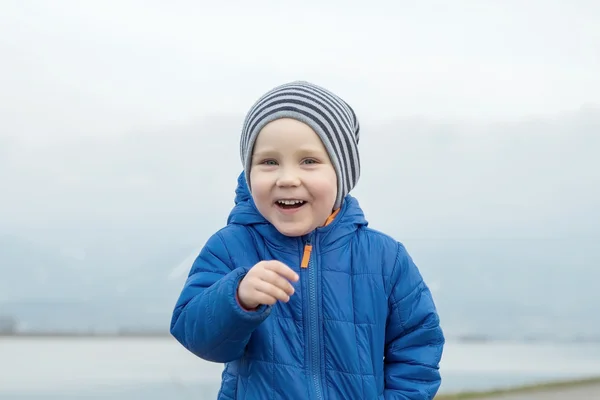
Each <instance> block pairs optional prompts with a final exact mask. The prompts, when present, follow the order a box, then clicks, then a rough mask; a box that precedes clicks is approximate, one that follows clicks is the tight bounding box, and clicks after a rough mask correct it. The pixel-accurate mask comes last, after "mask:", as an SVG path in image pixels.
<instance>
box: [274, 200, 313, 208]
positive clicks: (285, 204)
mask: <svg viewBox="0 0 600 400" xmlns="http://www.w3.org/2000/svg"><path fill="white" fill-rule="evenodd" d="M304 204H306V202H305V201H304V200H277V201H276V202H275V205H277V207H279V208H283V209H285V210H290V209H293V208H300V207H302V206H303V205H304Z"/></svg>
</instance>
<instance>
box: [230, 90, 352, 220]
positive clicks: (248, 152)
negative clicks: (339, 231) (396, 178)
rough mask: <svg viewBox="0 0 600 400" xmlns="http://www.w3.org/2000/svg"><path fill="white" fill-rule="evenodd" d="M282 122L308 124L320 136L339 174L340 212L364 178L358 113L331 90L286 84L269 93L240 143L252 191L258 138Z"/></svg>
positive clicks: (247, 124)
mask: <svg viewBox="0 0 600 400" xmlns="http://www.w3.org/2000/svg"><path fill="white" fill-rule="evenodd" d="M279 118H294V119H296V120H299V121H301V122H304V123H305V124H307V125H308V126H310V127H311V128H312V129H313V130H314V131H315V132H316V133H317V135H319V137H320V138H321V141H322V142H323V144H324V146H325V148H326V149H327V152H328V153H329V157H330V159H331V162H332V164H333V166H334V168H335V172H336V174H337V181H338V193H337V199H336V202H335V208H336V209H337V208H339V207H340V206H341V204H342V201H343V199H344V197H345V196H346V195H347V194H348V193H349V192H350V191H351V190H352V189H353V188H354V186H356V183H357V182H358V178H359V176H360V157H359V154H358V141H359V138H360V125H359V122H358V119H357V118H356V114H355V113H354V110H352V108H351V107H350V106H349V105H348V104H347V103H346V102H345V101H344V100H342V99H341V98H339V97H338V96H337V95H335V94H334V93H332V92H330V91H329V90H327V89H325V88H322V87H320V86H317V85H315V84H312V83H309V82H305V81H295V82H290V83H286V84H284V85H281V86H277V87H276V88H274V89H271V90H270V91H269V92H267V93H265V94H264V95H263V96H261V97H260V98H259V99H258V100H257V101H256V103H254V105H253V106H252V108H251V109H250V111H249V112H248V114H247V115H246V119H245V120H244V125H243V128H242V136H241V139H240V156H241V159H242V164H243V165H244V171H245V172H246V181H247V183H248V187H250V166H251V164H252V151H253V148H254V143H255V141H256V137H257V136H258V133H259V132H260V130H261V129H262V128H263V127H264V126H265V125H266V124H268V123H269V122H271V121H274V120H276V119H279Z"/></svg>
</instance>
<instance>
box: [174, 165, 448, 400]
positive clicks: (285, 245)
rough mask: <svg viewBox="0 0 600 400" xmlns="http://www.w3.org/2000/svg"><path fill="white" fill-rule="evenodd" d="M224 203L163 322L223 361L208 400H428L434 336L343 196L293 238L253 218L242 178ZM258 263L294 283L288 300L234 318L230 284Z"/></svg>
mask: <svg viewBox="0 0 600 400" xmlns="http://www.w3.org/2000/svg"><path fill="white" fill-rule="evenodd" d="M235 203H236V204H235V207H234V208H233V210H232V211H231V214H230V215H229V218H228V221H227V222H228V223H227V225H226V226H225V227H224V228H223V229H221V230H220V231H218V232H217V233H215V234H214V235H213V236H212V237H210V238H209V239H208V241H207V243H206V245H205V246H204V248H203V249H202V250H201V252H200V254H199V256H198V257H197V259H196V261H195V262H194V264H193V266H192V268H191V271H190V274H189V277H188V279H187V281H186V282H185V286H184V288H183V290H182V293H181V295H180V297H179V299H178V301H177V304H176V306H175V310H174V312H173V317H172V321H171V333H172V335H173V336H174V337H175V338H176V339H177V340H178V341H179V342H180V343H181V344H182V345H183V346H184V347H185V348H187V349H188V350H189V351H191V352H192V353H194V354H196V355H197V356H198V357H200V358H202V359H204V360H208V361H212V362H218V363H225V364H226V365H225V369H224V371H223V373H222V384H221V389H220V391H219V394H218V399H229V400H231V399H239V400H254V399H260V400H265V399H270V400H274V399H324V400H325V399H327V400H337V399H340V400H342V399H343V400H345V399H390V400H391V399H412V400H419V399H433V397H434V396H435V394H436V392H437V390H438V388H439V386H440V383H441V378H440V373H439V362H440V359H441V356H442V349H443V345H444V336H443V333H442V330H441V328H440V324H439V318H438V314H437V312H436V308H435V305H434V302H433V299H432V297H431V293H430V291H429V289H428V287H427V286H426V284H425V283H424V282H423V279H422V277H421V275H420V273H419V271H418V269H417V267H416V266H415V264H414V263H413V261H412V260H411V258H410V256H409V255H408V254H407V252H406V250H405V248H404V247H403V246H402V244H400V243H398V242H397V241H395V240H394V239H392V238H390V237H389V236H386V235H385V234H382V233H380V232H377V231H375V230H373V229H370V228H367V221H366V220H365V217H364V215H363V212H362V210H361V208H360V207H359V204H358V202H357V200H356V199H355V198H353V197H352V196H347V197H346V198H345V200H344V203H343V206H342V208H341V210H340V211H339V213H338V214H337V216H336V217H335V219H334V220H333V222H331V223H330V224H328V225H326V226H324V227H321V228H317V229H316V230H315V231H314V232H312V233H310V234H309V235H306V236H304V237H301V238H292V237H286V236H284V235H282V234H280V233H279V232H278V231H277V230H276V229H275V227H274V226H273V225H271V224H269V223H268V222H267V221H266V220H265V218H264V217H263V216H262V215H261V214H260V213H259V212H258V210H257V209H256V207H255V205H254V203H253V201H252V198H251V196H250V193H249V191H248V188H247V186H246V183H245V179H244V175H243V173H242V175H240V177H239V179H238V187H237V189H236V199H235ZM306 244H311V245H312V252H311V253H310V262H309V263H308V267H307V268H301V265H300V264H301V259H302V257H303V254H304V248H305V245H306ZM270 259H275V260H279V261H281V262H283V263H285V264H286V265H288V266H290V267H291V268H292V269H293V270H294V271H296V272H297V273H298V274H299V275H300V280H299V281H298V282H296V283H294V284H295V289H296V290H295V293H294V295H292V297H291V299H290V301H289V302H288V303H281V302H278V303H276V304H275V305H273V306H261V307H260V308H259V309H258V310H256V311H245V310H244V309H242V308H241V307H240V306H239V304H238V302H237V301H236V291H237V287H238V284H239V282H240V280H241V279H242V278H243V277H244V274H245V273H246V272H247V271H248V270H249V269H250V268H251V267H252V266H253V265H254V264H256V263H257V262H259V261H261V260H270Z"/></svg>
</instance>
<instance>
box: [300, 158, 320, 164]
mask: <svg viewBox="0 0 600 400" xmlns="http://www.w3.org/2000/svg"><path fill="white" fill-rule="evenodd" d="M302 162H303V163H304V164H317V163H318V161H317V160H315V159H314V158H307V159H305V160H303V161H302Z"/></svg>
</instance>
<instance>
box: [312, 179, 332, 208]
mask: <svg viewBox="0 0 600 400" xmlns="http://www.w3.org/2000/svg"><path fill="white" fill-rule="evenodd" d="M315 184H316V185H315V190H316V191H317V195H318V196H319V198H320V199H321V200H322V201H323V202H324V203H326V204H327V207H329V206H330V205H331V206H332V207H333V204H334V203H335V198H336V196H337V177H336V175H335V172H334V171H331V172H330V173H328V174H323V175H321V176H320V177H319V180H318V182H315Z"/></svg>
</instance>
